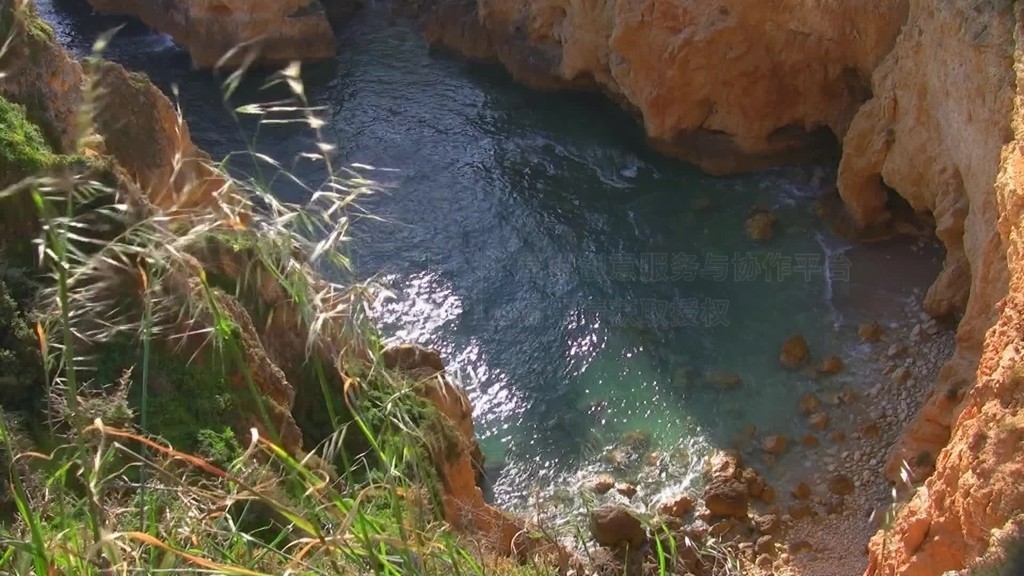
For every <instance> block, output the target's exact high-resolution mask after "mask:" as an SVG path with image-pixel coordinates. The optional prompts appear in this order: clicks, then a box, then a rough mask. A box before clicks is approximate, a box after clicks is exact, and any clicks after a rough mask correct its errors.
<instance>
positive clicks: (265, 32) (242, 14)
mask: <svg viewBox="0 0 1024 576" xmlns="http://www.w3.org/2000/svg"><path fill="white" fill-rule="evenodd" d="M89 3H90V4H92V6H93V7H94V8H95V9H96V10H97V11H99V12H105V13H110V14H125V15H128V16H135V17H137V18H139V19H140V20H142V21H143V22H145V23H146V25H147V26H151V27H153V28H155V29H157V30H159V31H161V32H164V33H166V34H169V35H170V36H171V37H172V38H174V40H175V42H177V43H178V44H180V45H182V46H183V47H185V49H187V50H188V51H189V53H190V54H191V55H192V60H193V62H194V63H195V65H196V66H198V67H200V68H209V67H212V66H214V65H215V64H217V62H218V61H219V60H220V59H221V58H222V57H223V56H224V55H225V54H227V53H228V52H230V51H231V50H232V49H234V48H235V47H237V46H240V45H243V44H245V45H247V46H252V47H254V48H256V49H257V50H258V52H257V56H256V60H255V61H256V62H257V63H260V64H266V65H280V64H284V63H287V62H289V61H292V60H323V59H327V58H331V57H333V56H334V50H335V41H334V33H333V31H332V30H331V25H330V23H329V22H328V19H327V13H326V12H325V10H324V5H323V4H322V3H321V1H320V0H89ZM334 4H338V2H335V3H334ZM334 4H332V5H331V7H332V11H336V12H337V13H340V12H342V8H343V7H339V6H335V5H334ZM246 52H247V50H240V51H239V52H238V54H237V55H235V56H233V57H231V58H229V60H228V61H229V62H230V63H232V64H239V63H241V62H243V61H244V60H245V58H246V56H245V53H246Z"/></svg>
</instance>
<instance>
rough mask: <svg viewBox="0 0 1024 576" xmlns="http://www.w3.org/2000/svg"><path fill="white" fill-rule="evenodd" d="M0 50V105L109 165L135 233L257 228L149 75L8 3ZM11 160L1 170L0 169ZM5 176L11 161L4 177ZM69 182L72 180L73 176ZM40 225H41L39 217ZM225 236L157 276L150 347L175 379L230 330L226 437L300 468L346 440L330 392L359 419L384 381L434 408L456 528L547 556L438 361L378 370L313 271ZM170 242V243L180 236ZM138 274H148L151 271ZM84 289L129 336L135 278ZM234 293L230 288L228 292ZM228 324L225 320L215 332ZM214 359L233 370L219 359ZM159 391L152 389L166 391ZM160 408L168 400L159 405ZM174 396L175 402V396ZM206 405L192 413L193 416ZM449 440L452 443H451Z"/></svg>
mask: <svg viewBox="0 0 1024 576" xmlns="http://www.w3.org/2000/svg"><path fill="white" fill-rule="evenodd" d="M159 4H160V5H168V4H171V3H167V2H162V3H159ZM283 4H285V3H282V5H283ZM154 6H156V4H154V5H153V6H150V8H153V7H154ZM0 38H2V41H0V43H4V42H6V43H7V44H6V46H5V47H6V48H7V50H6V51H3V52H0V70H2V71H3V72H4V74H2V75H0V100H3V101H4V102H5V103H6V102H13V103H14V104H16V105H18V109H19V110H22V111H25V112H26V115H27V116H28V119H29V120H30V121H31V122H34V123H36V124H39V125H41V126H42V127H43V128H45V129H46V130H45V131H46V132H47V133H48V134H47V135H48V136H49V138H48V140H50V142H49V146H51V147H52V148H53V150H54V151H55V152H57V153H59V154H62V155H75V157H76V158H78V157H81V158H86V159H90V160H94V161H95V162H96V164H97V165H100V166H103V167H104V168H103V169H104V174H103V176H104V177H107V176H109V177H110V178H109V182H108V183H109V184H110V186H111V187H112V190H111V191H110V193H112V194H116V196H117V200H118V202H119V203H124V204H126V205H128V206H130V207H131V209H130V210H129V211H127V213H126V214H125V217H126V218H128V217H132V218H137V219H139V220H141V219H142V218H141V217H145V216H154V221H156V222H158V223H159V224H158V226H159V227H161V228H165V229H167V230H168V232H169V233H170V234H172V235H173V234H174V232H173V230H171V229H173V228H179V229H181V230H185V231H188V230H193V229H194V228H196V227H211V226H212V227H213V228H214V229H215V230H217V231H218V232H219V231H221V230H223V231H225V232H226V231H228V230H245V229H246V227H247V225H248V224H249V223H250V221H251V220H250V216H251V213H250V214H247V213H246V210H247V207H251V204H248V203H245V202H244V201H242V200H241V196H242V195H243V194H244V192H242V191H240V190H238V189H237V188H236V187H235V185H234V184H233V183H232V182H231V181H230V180H228V179H226V178H224V177H223V176H222V174H221V173H220V172H219V171H218V170H216V169H215V168H214V167H213V166H212V165H211V164H210V162H209V157H208V156H207V155H206V154H205V153H203V152H202V151H201V150H199V149H198V148H197V147H196V146H195V144H194V143H193V142H192V140H191V138H190V136H189V130H188V125H187V124H186V123H185V121H184V120H183V119H182V118H181V117H180V115H179V114H178V112H177V110H176V109H175V107H174V106H173V104H172V103H171V102H170V101H169V100H168V99H167V97H166V96H165V95H164V94H163V93H162V92H160V90H158V89H157V88H156V87H155V86H153V85H152V84H151V83H150V82H149V80H148V79H147V78H146V77H145V76H142V75H139V74H133V73H130V72H128V71H127V70H125V69H124V68H123V67H121V66H120V65H117V64H113V63H109V62H95V61H90V62H88V63H86V64H85V65H84V66H83V65H82V64H80V63H79V62H76V61H75V60H73V59H71V58H69V57H68V55H67V53H66V52H65V51H64V50H63V48H61V47H60V45H59V44H57V42H56V41H55V39H54V37H53V33H52V31H51V30H50V29H49V28H48V27H47V26H46V25H45V24H44V23H42V22H41V21H39V20H38V18H37V17H36V15H35V14H34V10H33V6H32V4H31V2H29V1H27V0H19V1H16V2H14V3H5V4H0ZM126 119H127V120H126ZM0 128H6V127H5V126H0ZM6 158H7V155H0V160H3V161H6ZM7 169H9V167H8V166H7V165H6V164H5V163H4V162H0V173H3V171H5V170H7ZM5 176H6V174H5ZM37 176H38V175H37ZM61 176H62V177H63V176H67V177H68V178H74V175H73V174H62V175H61ZM88 176H91V175H88ZM12 190H15V191H17V190H18V189H12ZM6 192H7V190H5V193H6ZM12 199H18V196H11V197H7V196H5V197H3V198H0V203H3V202H8V201H11V200H12ZM8 206H9V205H8V204H6V203H4V204H3V205H2V206H0V214H3V215H6V213H5V212H4V210H5V209H6V208H7V207H8ZM30 218H31V219H32V220H34V216H30ZM131 224H132V225H133V226H136V227H138V226H140V225H139V224H138V222H132V223H131ZM0 232H3V233H4V234H0V240H4V239H5V237H6V236H9V235H8V234H6V233H7V232H9V230H8V229H6V228H5V227H4V226H2V225H0ZM30 232H38V231H37V230H36V231H26V232H25V234H24V235H23V236H22V237H21V238H20V239H18V238H15V239H14V240H15V241H17V240H20V241H21V242H27V240H28V239H29V238H31V237H32V235H33V234H32V233H30ZM260 234H264V233H263V232H260ZM217 237H219V236H218V235H217V234H212V235H209V236H208V237H207V238H206V240H204V241H203V242H199V243H197V244H195V245H189V244H181V245H179V246H177V249H179V250H182V251H183V252H184V253H179V254H176V255H174V256H173V258H172V260H173V263H171V264H170V265H168V266H167V268H166V269H163V270H162V274H161V276H160V277H159V284H158V285H157V286H156V287H154V288H153V291H154V292H155V293H158V296H157V297H156V300H155V301H156V302H157V303H155V304H153V313H152V314H153V318H154V320H153V322H154V323H156V324H159V325H160V326H161V328H160V329H159V330H156V331H155V333H157V334H162V333H164V332H166V333H167V334H169V336H159V335H157V336H154V348H158V349H160V350H162V351H166V353H168V354H171V355H172V356H173V359H174V361H173V363H174V364H175V365H178V366H197V369H198V370H200V371H202V370H203V369H204V367H206V365H205V362H207V361H210V359H211V358H213V355H212V354H210V352H211V349H212V348H214V347H215V346H214V345H213V344H212V343H211V339H210V338H209V336H208V335H209V333H210V332H212V331H213V330H214V329H215V327H216V326H217V325H218V322H221V323H222V322H225V321H226V322H228V323H229V324H230V325H231V326H233V327H234V329H235V333H236V335H237V337H238V342H239V350H238V354H237V356H234V357H232V358H230V359H229V360H226V361H228V362H231V364H230V365H229V366H227V367H225V369H224V372H225V374H227V378H226V380H227V383H226V385H227V387H228V389H229V390H230V391H233V399H234V400H235V401H238V402H239V405H238V406H237V410H233V411H232V413H231V414H230V418H228V421H227V422H218V423H215V424H217V425H225V424H226V425H230V426H232V427H234V428H235V429H236V431H237V434H238V435H239V436H240V437H244V435H247V434H248V430H249V429H250V428H251V427H252V428H256V429H258V430H259V431H260V433H261V435H262V436H264V437H269V438H273V439H276V440H277V441H278V442H279V444H280V445H281V446H282V447H283V448H284V449H286V450H287V451H288V452H289V453H291V454H293V455H296V456H305V455H306V451H307V450H311V449H312V448H313V447H314V446H315V445H316V444H317V443H318V442H320V441H322V440H323V439H324V437H325V436H326V435H328V434H331V433H333V432H334V431H335V427H336V426H337V423H331V422H328V423H327V424H326V428H325V426H324V424H323V423H324V422H325V420H327V416H326V409H325V406H324V403H325V400H324V396H323V394H325V391H324V388H323V387H324V386H326V387H327V388H329V389H330V390H329V391H328V392H326V393H330V394H332V395H333V397H334V399H335V400H336V401H337V405H339V406H341V405H347V406H349V408H351V406H352V403H353V402H355V403H356V405H358V402H359V401H360V395H359V393H358V392H357V390H358V389H359V388H360V385H358V384H354V383H353V380H354V379H355V378H356V376H355V375H356V374H368V373H371V372H375V373H379V372H381V371H389V373H390V374H393V375H395V376H396V377H397V380H398V381H401V382H405V383H406V384H407V385H409V386H410V387H412V389H413V391H414V392H415V393H416V394H417V395H418V396H419V397H421V398H422V399H423V400H425V401H426V402H427V403H428V404H429V405H430V406H432V407H433V409H434V411H433V414H434V415H435V417H434V419H432V420H430V421H429V422H426V423H425V427H426V428H427V429H428V434H429V433H431V432H432V433H435V434H436V436H437V438H442V439H444V441H437V440H436V439H434V441H432V442H431V443H430V445H429V446H427V447H425V448H427V450H428V452H429V455H430V456H431V457H432V459H433V462H434V465H435V467H436V472H437V478H438V481H439V483H440V486H438V487H437V489H438V490H437V491H438V494H439V495H440V496H441V501H440V506H439V508H440V512H441V513H442V514H443V516H444V518H445V519H446V520H447V521H448V523H449V524H451V525H452V526H453V527H455V528H456V529H457V530H459V531H460V532H463V533H468V534H469V533H471V534H472V535H473V537H474V540H475V541H477V542H479V543H480V544H482V545H485V546H486V547H488V548H489V549H492V550H494V551H497V552H499V553H504V554H509V553H512V552H516V553H527V552H534V551H537V550H538V546H537V543H535V542H533V541H528V539H526V538H525V537H524V536H523V531H522V523H521V522H520V521H519V520H518V519H516V518H514V517H512V516H510V515H507V514H505V513H503V512H501V511H500V510H498V509H496V508H494V507H493V506H490V505H489V504H487V503H486V502H484V498H483V493H482V491H481V490H480V488H479V487H478V486H477V479H478V476H479V474H478V471H479V470H480V469H481V468H482V454H481V452H480V449H479V447H478V445H477V442H476V439H475V436H474V430H473V422H472V407H471V405H470V403H469V400H468V398H467V396H466V394H465V392H464V391H463V390H462V389H461V388H459V387H458V386H456V385H454V384H453V383H452V382H451V381H450V380H449V379H448V378H447V377H446V375H445V367H444V364H443V363H442V361H441V358H440V356H439V355H438V354H437V353H436V352H433V351H429V350H425V349H422V348H419V347H416V346H412V345H404V346H396V347H392V348H388V349H385V350H381V351H379V352H380V354H379V356H380V358H379V359H376V358H375V357H374V356H375V355H374V354H371V352H370V349H371V348H370V345H369V344H368V343H367V342H366V341H364V339H361V338H359V337H358V335H353V331H352V330H351V326H350V325H349V323H348V322H347V320H348V318H347V317H346V315H344V314H341V313H338V312H337V311H338V310H340V309H342V305H343V304H344V303H343V302H341V300H342V299H343V298H346V297H347V296H346V295H345V294H341V293H339V292H340V291H339V290H338V289H337V287H336V286H334V285H329V284H328V283H327V282H326V281H324V280H323V279H322V278H320V277H319V276H318V275H317V274H316V273H315V272H314V271H313V270H312V267H311V266H310V265H309V263H308V262H307V261H305V260H302V259H301V258H299V259H292V260H287V257H286V262H287V263H286V264H285V265H283V268H285V269H287V270H288V271H289V273H288V274H285V275H283V273H282V270H279V269H276V268H275V269H272V270H271V269H268V266H270V264H268V263H267V262H266V261H265V260H261V259H260V258H258V257H257V256H256V254H254V253H252V252H251V251H250V250H247V249H246V244H245V242H244V241H242V242H236V241H237V240H243V239H244V236H237V237H235V241H229V242H224V243H218V242H217V241H215V240H214V238H217ZM165 240H166V241H169V242H174V239H173V237H172V236H167V237H165ZM3 246H5V243H4V242H0V247H3ZM167 255H170V253H167ZM114 260H116V258H115V259H114ZM136 265H138V266H140V268H138V270H140V271H142V267H144V266H143V263H142V262H137V263H136ZM129 269H131V267H129ZM150 272H151V273H150V274H149V275H147V274H146V273H145V271H143V272H142V274H143V277H144V278H153V280H152V282H154V283H155V282H157V280H156V278H157V276H155V275H154V274H153V273H152V272H153V271H152V270H150ZM291 272H298V274H300V275H301V279H302V282H301V283H300V286H301V288H298V289H297V290H298V292H297V291H295V289H290V288H289V287H288V285H287V284H286V283H287V280H286V279H285V278H284V277H285V276H288V277H289V278H291V276H290V273H291ZM78 274H80V275H81V276H83V277H86V278H87V281H88V280H90V279H96V280H97V281H96V283H95V285H94V286H91V288H92V289H95V290H112V289H115V290H118V291H117V293H116V298H112V299H111V302H116V304H113V305H112V306H113V307H112V308H111V309H110V310H106V309H103V310H102V311H101V312H98V313H99V314H100V315H101V316H104V322H118V321H120V320H121V319H122V318H123V316H122V314H123V313H124V310H125V309H130V308H131V306H130V305H129V304H130V303H131V302H132V299H133V298H134V297H135V295H136V294H137V293H138V291H137V290H136V289H135V285H134V282H135V281H136V280H135V279H136V278H137V276H135V275H134V274H132V273H130V274H128V275H127V277H126V278H122V276H125V274H124V267H123V266H121V267H119V266H116V265H113V266H110V267H103V268H100V269H96V270H89V269H86V268H83V269H82V270H81V271H79V273H78ZM90 275H94V276H95V277H96V278H93V276H90ZM201 278H202V279H203V281H202V282H200V279H201ZM207 279H210V280H209V283H207ZM293 279H294V278H293ZM125 281H127V282H129V283H131V284H130V285H129V286H127V288H128V289H126V290H119V289H120V288H125V284H124V282H125ZM203 286H206V287H207V288H208V289H209V296H210V298H211V299H212V300H213V302H214V304H213V305H211V306H208V307H196V306H195V305H194V302H195V300H194V296H195V294H196V293H199V292H203V291H204V290H203ZM228 287H230V288H231V289H230V290H225V289H224V288H228ZM229 292H230V293H229ZM102 301H103V300H101V302H102ZM310 301H316V302H317V303H318V305H321V306H325V307H328V308H330V309H331V310H333V311H334V312H333V313H332V314H331V316H330V318H320V319H318V320H315V322H316V323H317V326H316V328H314V327H312V326H311V323H312V322H314V319H313V316H315V315H316V314H315V313H313V314H311V313H312V312H314V310H311V309H309V308H303V307H302V305H301V302H310ZM163 302H166V303H167V304H168V306H166V307H167V308H169V309H170V314H169V315H167V316H164V315H162V310H163V308H164V307H165V304H163ZM115 309H117V310H120V312H118V311H117V310H115ZM316 310H320V311H321V312H322V311H323V310H322V309H320V308H317V309H316ZM108 312H109V314H107V313H108ZM218 315H220V318H222V319H220V320H218ZM165 321H166V323H164V322H165ZM176 323H178V324H180V326H176V325H175V324H176ZM5 328H6V327H5ZM86 340H87V339H86V338H85V337H84V336H83V342H82V343H80V345H81V346H85V345H86V342H85V341H86ZM172 340H173V342H171V341H172ZM91 344H97V345H100V344H102V342H95V343H91ZM127 347H130V346H127ZM217 359H219V361H222V362H223V361H225V360H224V359H223V356H219V357H217ZM156 378H158V379H159V378H160V376H157V377H156ZM364 385H369V384H364ZM163 386H167V384H166V383H164V384H163ZM160 387H161V386H160V385H154V389H156V390H159V388H160ZM251 389H255V390H256V391H258V392H259V401H258V402H253V401H249V400H246V399H247V398H252V396H251V395H250V390H251ZM152 393H153V394H155V395H156V396H155V398H157V399H158V397H159V396H160V394H161V393H160V392H159V391H157V392H152ZM165 393H166V395H170V396H173V395H175V394H178V395H180V393H179V391H176V390H173V389H171V390H166V391H165ZM343 396H345V399H344V400H342V397H343ZM2 400H4V401H8V400H10V398H3V399H2ZM195 400H196V399H194V398H188V399H187V401H186V406H187V405H188V403H189V402H193V401H195ZM254 404H259V406H256V405H254ZM208 424H214V423H208ZM449 429H450V430H452V431H453V433H449V432H447V430H449ZM164 432H166V431H160V433H164Z"/></svg>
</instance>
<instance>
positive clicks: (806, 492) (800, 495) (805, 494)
mask: <svg viewBox="0 0 1024 576" xmlns="http://www.w3.org/2000/svg"><path fill="white" fill-rule="evenodd" d="M792 495H793V498H796V499H797V500H807V499H808V498H810V497H811V487H810V486H808V485H807V483H806V482H801V483H799V484H797V485H796V487H795V488H793V492H792Z"/></svg>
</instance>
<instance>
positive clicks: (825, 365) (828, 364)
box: [818, 356, 843, 374]
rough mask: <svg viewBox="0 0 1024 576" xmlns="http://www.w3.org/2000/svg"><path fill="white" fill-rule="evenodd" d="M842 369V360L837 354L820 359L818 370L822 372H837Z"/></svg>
mask: <svg viewBox="0 0 1024 576" xmlns="http://www.w3.org/2000/svg"><path fill="white" fill-rule="evenodd" d="M842 370H843V361H842V359H841V358H839V357H838V356H827V357H825V359H824V360H822V361H821V367H819V368H818V371H819V372H821V373H822V374H838V373H840V372H842Z"/></svg>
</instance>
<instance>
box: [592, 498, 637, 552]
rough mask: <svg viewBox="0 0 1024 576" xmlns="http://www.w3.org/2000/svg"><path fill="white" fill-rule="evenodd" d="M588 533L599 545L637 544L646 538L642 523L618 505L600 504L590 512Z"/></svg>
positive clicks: (633, 545)
mask: <svg viewBox="0 0 1024 576" xmlns="http://www.w3.org/2000/svg"><path fill="white" fill-rule="evenodd" d="M590 533H591V534H592V535H593V536H594V540H597V543H598V544H600V545H601V546H610V547H617V546H630V547H634V548H635V547H637V546H639V545H640V544H641V543H642V542H643V541H644V540H645V539H646V538H647V532H646V531H645V530H644V526H643V524H641V523H640V520H638V519H637V517H636V516H633V514H631V513H630V512H629V511H628V510H626V509H625V508H622V507H619V506H602V507H601V508H598V509H596V510H593V511H591V513H590Z"/></svg>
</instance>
